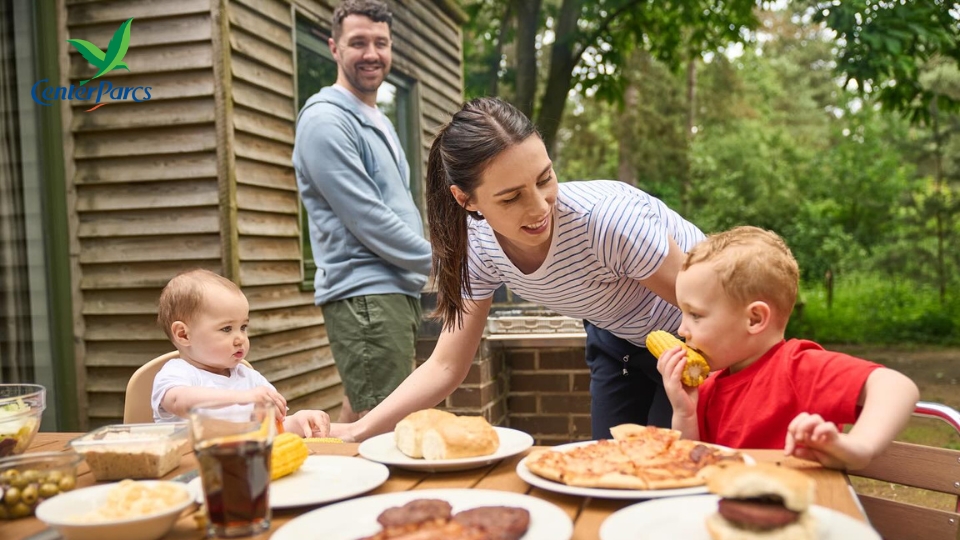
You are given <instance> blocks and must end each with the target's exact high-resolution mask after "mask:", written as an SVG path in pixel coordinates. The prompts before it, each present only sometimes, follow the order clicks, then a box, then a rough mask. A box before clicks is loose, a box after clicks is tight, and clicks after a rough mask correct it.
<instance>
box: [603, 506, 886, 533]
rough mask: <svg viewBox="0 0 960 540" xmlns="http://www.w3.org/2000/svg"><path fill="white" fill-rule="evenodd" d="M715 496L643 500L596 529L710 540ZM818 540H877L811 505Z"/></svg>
mask: <svg viewBox="0 0 960 540" xmlns="http://www.w3.org/2000/svg"><path fill="white" fill-rule="evenodd" d="M718 499H719V497H717V496H716V495H700V496H697V497H678V498H675V499H661V500H658V501H647V502H642V503H637V504H634V505H631V506H628V507H626V508H624V509H622V510H620V511H618V512H615V513H614V514H612V515H611V516H610V517H608V518H607V519H606V520H604V522H603V524H602V525H601V526H600V540H628V539H629V540H635V539H637V538H640V534H641V532H642V535H643V538H645V539H650V540H655V539H664V540H668V539H669V540H673V539H675V538H683V539H684V540H710V533H708V532H707V526H706V523H705V520H706V519H707V516H709V515H710V514H712V513H714V512H716V511H717V500H718ZM809 511H810V513H811V514H813V517H814V518H816V520H817V530H818V535H817V538H818V540H847V539H849V538H856V539H857V540H880V535H878V534H877V533H876V531H874V530H873V529H871V528H870V526H869V525H867V524H866V523H863V522H862V521H857V520H856V519H853V518H852V517H850V516H848V515H846V514H841V513H840V512H837V511H836V510H831V509H829V508H824V507H822V506H816V505H814V506H811V507H810V510H809Z"/></svg>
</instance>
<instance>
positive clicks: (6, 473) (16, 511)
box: [0, 452, 83, 519]
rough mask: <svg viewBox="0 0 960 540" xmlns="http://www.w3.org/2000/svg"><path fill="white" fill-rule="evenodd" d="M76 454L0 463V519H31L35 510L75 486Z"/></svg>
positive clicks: (34, 455)
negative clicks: (44, 502) (29, 517)
mask: <svg viewBox="0 0 960 540" xmlns="http://www.w3.org/2000/svg"><path fill="white" fill-rule="evenodd" d="M81 461H83V457H82V456H79V455H77V453H76V452H36V453H32V454H24V455H22V456H13V457H8V458H4V459H0V519H18V518H22V517H27V516H32V515H33V511H34V510H35V509H36V508H37V506H38V505H39V504H40V503H41V502H43V501H45V500H47V499H49V498H51V497H55V496H57V495H59V494H60V493H62V492H66V491H71V490H73V488H75V487H76V485H77V465H79V464H80V462H81Z"/></svg>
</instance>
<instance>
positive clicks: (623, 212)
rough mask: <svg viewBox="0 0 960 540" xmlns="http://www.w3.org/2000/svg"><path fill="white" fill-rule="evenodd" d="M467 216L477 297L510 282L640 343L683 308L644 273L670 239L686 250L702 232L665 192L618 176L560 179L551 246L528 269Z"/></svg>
mask: <svg viewBox="0 0 960 540" xmlns="http://www.w3.org/2000/svg"><path fill="white" fill-rule="evenodd" d="M469 222H470V223H469V252H470V253H469V271H470V286H471V289H472V298H473V299H477V300H479V299H484V298H489V297H490V296H492V295H493V292H494V291H495V290H496V289H497V288H498V287H499V286H500V285H501V284H503V283H505V284H506V285H507V286H508V287H509V288H510V289H511V290H512V291H513V292H515V293H516V294H519V295H520V296H521V297H523V298H524V299H525V300H527V301H530V302H534V303H537V304H540V305H543V306H545V307H547V308H549V309H552V310H553V311H556V312H557V313H560V314H561V315H566V316H568V317H574V318H578V319H586V320H587V321H590V322H591V323H593V324H594V325H596V326H598V327H600V328H603V329H606V330H608V331H610V332H611V333H613V334H614V335H617V336H619V337H621V338H623V339H626V340H629V341H631V342H633V343H635V344H637V345H640V346H643V345H644V340H645V339H646V336H647V334H648V333H650V332H651V331H653V330H659V329H663V330H668V331H675V330H676V329H677V327H678V326H679V325H680V310H679V309H677V308H676V307H674V306H673V305H672V304H670V303H669V302H667V301H665V300H663V299H661V298H660V297H659V296H657V295H656V294H654V293H653V292H652V291H650V290H649V289H647V288H646V287H644V286H643V285H641V284H640V280H644V279H646V278H649V277H650V276H652V275H653V274H654V273H655V272H656V271H657V269H658V268H659V267H660V264H661V263H662V262H663V259H664V257H666V255H667V251H668V249H669V247H668V246H669V244H668V241H667V239H668V238H673V240H674V242H676V243H677V245H679V246H680V248H681V249H682V250H683V251H684V252H687V251H689V250H690V248H692V247H693V246H694V245H695V244H696V243H697V242H699V241H700V240H702V239H703V238H704V235H703V233H702V232H700V230H699V229H698V228H697V227H696V226H694V225H693V224H691V223H690V222H688V221H686V220H685V219H683V218H682V217H680V215H679V214H677V213H676V212H674V211H673V210H671V209H670V208H668V207H667V206H666V205H665V204H663V203H662V202H661V201H660V200H659V199H657V198H655V197H652V196H650V195H648V194H646V193H644V192H643V191H640V190H639V189H637V188H635V187H633V186H630V185H628V184H625V183H623V182H617V181H612V180H591V181H584V182H564V183H561V184H560V185H559V193H558V195H557V202H556V206H555V209H554V234H553V238H552V240H551V243H550V249H549V251H548V253H547V258H546V260H545V261H544V263H543V264H542V265H541V266H540V268H538V269H537V270H535V271H534V272H532V273H530V274H524V273H523V272H521V271H520V270H519V269H517V267H516V266H514V265H513V263H512V262H510V259H508V258H507V256H506V254H505V253H504V252H503V249H502V248H501V247H500V243H499V242H498V240H497V238H496V236H495V235H494V232H493V229H491V228H490V226H489V224H487V222H486V221H483V220H473V219H469Z"/></svg>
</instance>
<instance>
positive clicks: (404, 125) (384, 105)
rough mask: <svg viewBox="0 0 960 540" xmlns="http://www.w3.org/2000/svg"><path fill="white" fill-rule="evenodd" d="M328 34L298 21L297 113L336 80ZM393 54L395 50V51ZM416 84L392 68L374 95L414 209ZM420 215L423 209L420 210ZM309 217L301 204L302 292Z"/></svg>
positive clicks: (417, 190) (308, 268) (309, 275)
mask: <svg viewBox="0 0 960 540" xmlns="http://www.w3.org/2000/svg"><path fill="white" fill-rule="evenodd" d="M328 36H329V34H328V33H327V32H326V31H321V30H320V29H319V28H317V27H316V26H314V25H312V24H310V23H308V22H306V21H305V20H303V19H297V73H296V77H297V111H300V110H301V109H302V108H303V105H304V104H305V103H306V102H307V99H309V98H310V96H312V95H314V94H316V93H317V92H319V91H320V89H321V88H323V87H324V86H330V85H332V84H333V83H334V82H336V80H337V64H336V62H335V61H334V59H333V55H332V54H331V53H330V48H329V47H328V46H327V38H328ZM394 53H396V50H394ZM415 91H416V84H415V81H413V80H412V79H410V78H408V77H406V76H404V75H402V74H400V73H398V72H397V69H396V67H393V68H392V69H391V71H390V74H389V75H388V76H387V80H386V81H384V82H383V84H382V85H380V90H379V92H378V93H377V107H378V108H379V109H380V110H381V111H382V112H383V114H384V115H386V117H387V118H389V119H390V121H391V122H392V123H393V126H394V128H396V130H397V135H398V136H399V137H400V146H402V147H403V151H404V153H405V154H406V156H407V162H408V164H409V165H410V189H411V191H412V192H413V199H414V201H415V202H416V203H417V207H418V208H420V207H421V200H422V193H423V187H422V176H421V168H422V166H421V165H422V164H421V154H420V141H419V133H420V126H419V122H418V118H419V116H418V114H417V106H416V103H417V99H416V94H415ZM420 211H421V214H422V213H423V209H422V208H420ZM308 219H309V216H307V213H306V211H305V210H304V208H303V205H302V204H301V207H300V231H301V233H300V234H301V238H300V240H301V244H302V246H303V284H302V288H303V289H304V290H311V291H312V290H313V277H314V274H315V273H316V271H317V266H316V264H315V263H314V260H313V249H312V247H311V245H310V236H309V235H310V227H309V225H308V221H307V220H308Z"/></svg>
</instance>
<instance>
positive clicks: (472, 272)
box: [333, 98, 703, 440]
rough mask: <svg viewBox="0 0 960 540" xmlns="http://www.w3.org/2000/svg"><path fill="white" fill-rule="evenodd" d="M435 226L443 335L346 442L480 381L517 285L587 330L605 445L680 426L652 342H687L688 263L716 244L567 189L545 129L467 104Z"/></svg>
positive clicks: (595, 412) (443, 148)
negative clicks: (654, 334)
mask: <svg viewBox="0 0 960 540" xmlns="http://www.w3.org/2000/svg"><path fill="white" fill-rule="evenodd" d="M427 216H428V218H429V221H430V241H431V243H432V247H433V273H434V279H435V282H436V285H437V289H438V291H437V304H438V307H437V312H438V314H439V315H440V316H441V317H442V319H443V323H444V324H443V332H442V333H441V335H440V338H439V340H438V342H437V346H436V348H435V349H434V351H433V354H431V355H430V358H429V359H428V360H427V361H426V362H425V363H424V364H423V365H422V366H420V368H418V369H417V370H416V371H415V372H414V373H413V374H412V375H411V376H410V377H408V378H407V379H406V380H405V381H404V382H403V384H401V385H400V387H399V388H397V389H396V390H395V391H394V392H393V393H392V394H391V395H390V396H389V397H388V398H387V399H386V400H385V401H383V403H381V404H380V405H379V406H378V407H376V408H375V409H373V410H372V411H371V412H370V413H369V414H368V415H366V416H365V417H363V418H362V419H360V420H359V421H357V422H355V423H353V424H335V425H334V426H333V436H339V437H341V438H344V439H346V440H363V439H366V438H368V437H370V436H373V435H377V434H379V433H383V432H386V431H390V430H391V429H393V427H394V425H395V424H396V423H397V422H398V421H399V420H400V419H402V418H403V417H404V416H406V415H407V414H409V413H411V412H413V411H415V410H419V409H424V408H429V407H433V406H436V405H437V404H438V403H440V402H441V401H442V400H443V399H444V398H446V397H447V396H449V395H450V394H451V393H452V392H453V391H454V390H455V389H456V388H457V386H458V385H459V384H460V383H461V382H463V379H464V378H465V377H466V375H467V372H468V370H469V369H470V364H471V362H472V360H473V357H474V355H475V354H476V351H477V347H478V346H479V344H480V338H481V336H482V334H483V328H484V325H485V323H486V319H487V315H488V314H489V312H490V304H491V299H492V297H493V292H494V291H495V290H496V289H497V288H498V287H499V286H500V285H501V284H503V283H506V284H507V285H508V286H509V287H510V288H511V290H513V291H514V292H516V293H518V294H519V295H520V296H522V297H523V298H524V299H526V300H528V301H531V302H536V303H539V304H542V305H544V306H546V307H548V308H550V309H553V310H554V311H556V312H558V313H561V314H563V315H567V316H570V317H576V318H581V319H584V326H585V328H586V331H587V344H586V357H587V364H588V365H589V367H590V378H591V380H590V393H591V417H592V420H593V437H594V438H609V437H610V427H612V426H615V425H617V424H621V423H625V422H633V423H639V424H651V425H657V426H663V427H669V426H670V420H671V409H670V402H669V400H668V399H667V397H666V394H665V393H664V390H663V383H662V379H661V378H660V375H659V373H657V361H656V358H654V357H653V356H652V355H650V353H648V352H647V350H646V349H645V348H644V346H643V344H644V340H645V338H646V335H647V334H648V333H649V332H651V331H653V330H658V329H666V330H670V331H675V330H676V328H677V326H678V325H679V322H680V311H679V310H678V309H677V308H676V307H675V306H674V304H676V297H675V293H674V285H675V282H676V277H677V272H678V270H679V268H680V265H681V262H682V259H683V253H684V252H685V251H686V250H688V249H690V248H691V247H693V245H694V244H696V243H697V242H698V241H700V240H701V239H702V238H703V233H701V232H700V230H698V229H697V228H696V227H695V226H693V225H692V224H690V223H688V222H686V221H685V220H683V218H681V217H680V216H679V215H678V214H677V213H675V212H673V211H672V210H670V209H669V208H667V207H666V206H665V205H664V204H663V203H662V202H660V201H659V200H657V199H655V198H653V197H651V196H649V195H647V194H645V193H643V192H641V191H639V190H637V189H635V188H633V187H631V186H628V185H627V184H624V183H621V182H613V181H599V180H597V181H591V182H567V183H564V184H558V183H557V179H556V175H555V174H554V172H553V167H552V163H551V161H550V158H549V156H548V155H547V151H546V148H545V147H544V145H543V142H542V140H541V139H540V136H539V134H538V133H537V132H536V129H535V128H534V126H533V124H532V123H531V122H530V120H529V119H527V118H526V117H525V116H524V115H523V113H521V112H520V111H518V110H517V109H516V108H514V107H513V106H511V105H509V104H508V103H506V102H503V101H501V100H499V99H495V98H480V99H475V100H472V101H470V102H468V103H466V104H465V105H464V106H463V107H462V108H461V110H460V111H459V112H457V113H456V114H455V115H454V117H453V119H452V120H451V121H450V123H449V124H447V125H446V126H444V127H443V129H441V131H440V133H439V134H438V135H437V138H436V139H435V140H434V142H433V146H432V147H431V149H430V161H429V164H428V168H427Z"/></svg>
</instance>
